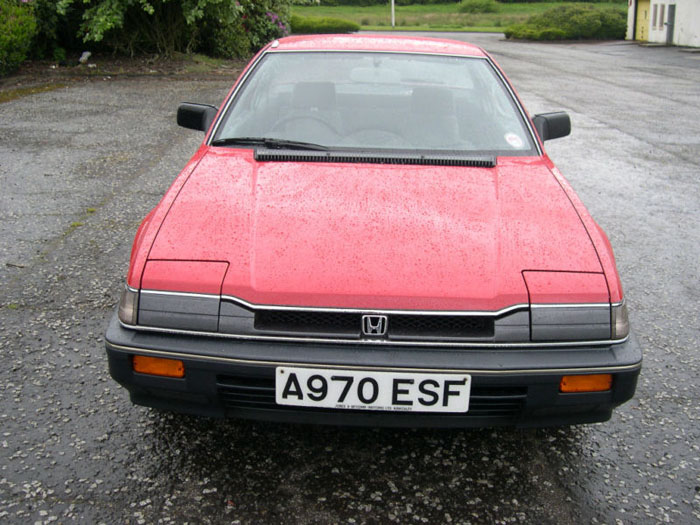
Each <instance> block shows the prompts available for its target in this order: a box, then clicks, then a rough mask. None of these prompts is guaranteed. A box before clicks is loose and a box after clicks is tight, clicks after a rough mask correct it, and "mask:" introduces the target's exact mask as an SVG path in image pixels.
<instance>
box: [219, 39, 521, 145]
mask: <svg viewBox="0 0 700 525" xmlns="http://www.w3.org/2000/svg"><path fill="white" fill-rule="evenodd" d="M235 138H266V139H284V140H288V141H300V142H309V143H312V144H315V145H321V146H326V147H328V148H338V149H350V150H356V149H361V150H367V149H372V150H375V149H379V150H384V149H389V150H409V151H415V150H420V151H426V150H428V151H466V152H479V153H483V152H487V153H492V154H499V155H532V154H534V151H535V150H534V145H533V143H532V140H531V137H530V134H529V133H528V131H527V128H526V127H525V125H524V122H523V119H522V117H521V115H520V113H519V111H518V109H517V106H516V105H515V101H514V100H513V97H512V96H511V95H510V93H509V92H508V90H507V89H506V87H505V86H504V84H503V82H502V81H501V79H500V78H499V76H498V75H497V74H496V72H495V71H494V69H493V67H492V66H491V65H490V63H489V62H488V61H487V60H485V59H483V58H468V57H453V56H435V55H418V54H405V53H372V52H296V53H295V52H285V53H268V54H266V55H265V56H264V57H263V58H262V59H261V60H260V61H259V62H258V64H257V66H256V67H255V69H254V70H253V71H252V72H251V74H250V75H249V76H248V78H247V80H246V82H245V84H244V85H243V86H242V87H241V89H240V90H239V91H238V93H237V95H236V98H235V100H234V101H233V103H232V104H230V106H229V107H228V110H227V112H226V114H225V115H224V117H223V120H222V123H221V125H220V126H219V128H218V131H217V133H216V136H215V137H214V141H220V143H224V142H225V140H226V139H235Z"/></svg>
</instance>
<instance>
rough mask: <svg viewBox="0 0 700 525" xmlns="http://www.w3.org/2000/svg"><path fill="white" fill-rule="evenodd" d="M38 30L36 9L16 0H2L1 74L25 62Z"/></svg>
mask: <svg viewBox="0 0 700 525" xmlns="http://www.w3.org/2000/svg"><path fill="white" fill-rule="evenodd" d="M35 32H36V19H35V18H34V11H33V9H32V8H31V6H29V5H21V4H18V3H17V2H15V1H14V0H0V75H6V74H8V73H10V72H12V71H14V70H15V69H17V67H18V66H19V65H20V64H21V63H22V62H24V60H25V59H26V58H27V54H28V53H29V50H30V48H31V45H32V38H34V33H35Z"/></svg>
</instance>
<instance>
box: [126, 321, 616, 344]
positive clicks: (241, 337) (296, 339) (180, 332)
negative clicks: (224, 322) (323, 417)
mask: <svg viewBox="0 0 700 525" xmlns="http://www.w3.org/2000/svg"><path fill="white" fill-rule="evenodd" d="M119 324H120V325H121V326H122V327H123V328H126V329H129V330H135V331H142V332H156V333H164V334H177V335H195V336H204V337H219V338H221V339H237V340H249V341H278V342H283V343H321V344H326V343H330V344H343V345H363V346H367V345H370V346H371V345H374V346H386V347H396V346H414V347H439V348H503V349H506V348H571V347H576V346H584V345H585V346H608V345H612V344H619V343H624V342H625V341H627V339H629V335H628V336H627V337H625V338H624V339H616V340H612V339H609V340H604V341H565V342H539V343H538V342H531V341H527V342H522V343H480V342H471V341H469V342H465V341H456V342H446V341H438V342H433V341H390V340H384V339H340V338H338V339H332V338H321V337H284V336H274V335H273V336H267V335H265V336H262V335H248V334H229V333H225V332H198V331H196V330H178V329H177V328H160V327H154V326H142V325H129V324H126V323H123V322H122V321H121V320H119Z"/></svg>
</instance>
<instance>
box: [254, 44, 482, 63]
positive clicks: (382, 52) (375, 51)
mask: <svg viewBox="0 0 700 525" xmlns="http://www.w3.org/2000/svg"><path fill="white" fill-rule="evenodd" d="M455 42H459V41H458V40H455ZM463 43H465V42H463ZM475 47H476V46H475ZM479 49H480V48H479ZM265 53H266V54H267V53H270V54H273V53H279V54H283V53H372V54H377V55H421V56H431V57H452V58H476V59H479V60H488V59H489V58H488V57H487V56H486V55H465V54H464V53H429V52H427V51H400V50H393V51H387V50H382V49H275V50H274V51H269V50H268V51H265Z"/></svg>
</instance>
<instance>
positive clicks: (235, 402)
mask: <svg viewBox="0 0 700 525" xmlns="http://www.w3.org/2000/svg"><path fill="white" fill-rule="evenodd" d="M217 388H218V393H219V399H220V400H221V403H222V404H223V405H224V406H225V407H226V408H227V409H229V410H234V409H240V408H253V409H276V410H292V411H324V410H327V409H319V408H307V407H293V406H284V405H278V404H277V403H276V402H275V381H274V379H265V378H251V377H235V376H218V377H217ZM526 397H527V388H526V387H495V386H472V389H471V394H470V397H469V411H468V412H467V413H466V414H440V415H441V416H444V417H481V418H489V417H491V418H502V419H512V418H516V417H517V416H519V415H520V413H521V411H522V408H523V406H524V404H525V398H526ZM347 412H364V411H357V410H348V411H347ZM373 412H374V411H373ZM391 413H392V414H408V415H413V416H416V415H420V414H418V413H416V412H391Z"/></svg>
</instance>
